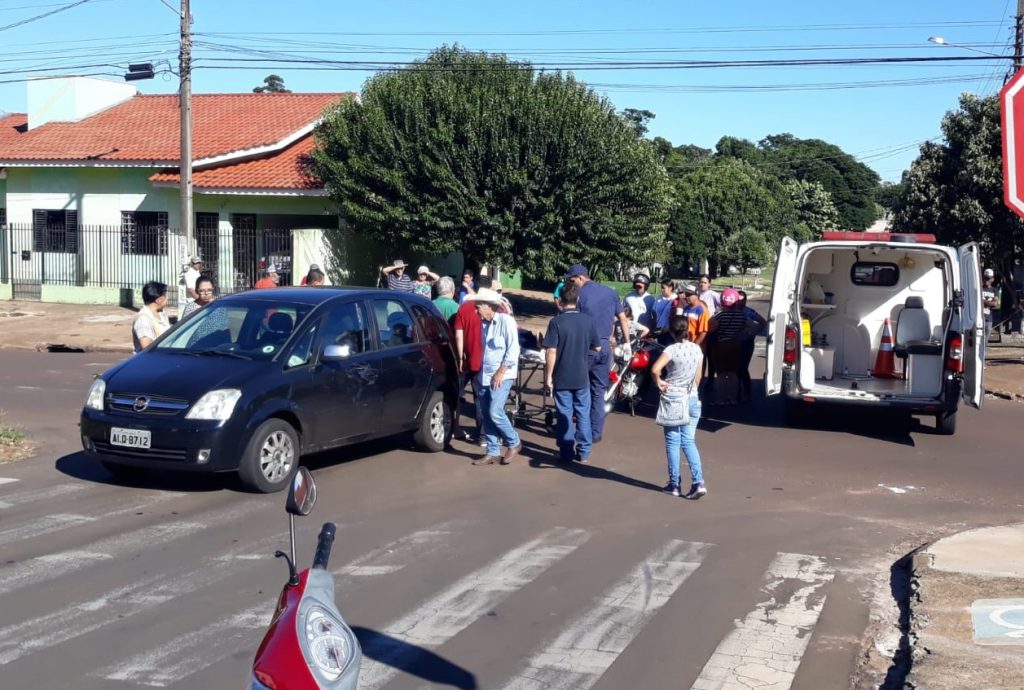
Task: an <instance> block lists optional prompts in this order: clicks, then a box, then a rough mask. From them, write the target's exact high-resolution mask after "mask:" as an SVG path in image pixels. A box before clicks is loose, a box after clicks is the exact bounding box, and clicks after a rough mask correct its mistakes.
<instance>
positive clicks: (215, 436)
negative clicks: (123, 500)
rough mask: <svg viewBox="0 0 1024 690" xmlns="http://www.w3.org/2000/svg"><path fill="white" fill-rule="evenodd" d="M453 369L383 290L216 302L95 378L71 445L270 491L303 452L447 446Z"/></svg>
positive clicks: (450, 352) (127, 463)
mask: <svg viewBox="0 0 1024 690" xmlns="http://www.w3.org/2000/svg"><path fill="white" fill-rule="evenodd" d="M458 378H459V375H458V368H457V366H456V361H455V351H454V348H453V345H452V340H451V334H450V331H449V329H448V326H447V324H446V323H445V321H444V320H443V319H442V317H441V314H440V313H439V312H438V311H437V309H436V307H434V305H432V304H431V303H430V302H429V301H427V300H425V299H423V298H421V297H417V296H414V295H405V294H400V293H396V292H390V291H386V290H370V289H343V288H323V287H319V288H278V289H275V290H254V291H249V292H244V293H240V294H235V295H230V296H226V297H221V298H219V299H217V300H216V301H215V302H213V303H212V304H210V305H209V306H207V307H205V308H203V309H201V310H200V311H198V312H196V313H195V314H194V315H193V316H191V317H190V318H187V319H185V320H184V321H181V322H179V323H178V324H176V325H175V326H174V327H172V328H171V329H170V330H168V331H167V332H166V333H165V334H163V335H162V336H161V337H160V338H158V339H157V340H155V341H154V342H153V343H152V344H151V345H150V346H149V347H148V348H146V349H145V350H144V351H142V352H140V353H138V354H136V355H134V356H132V357H130V358H128V359H126V360H125V361H123V362H121V363H119V364H117V365H115V366H114V367H112V368H111V369H109V370H108V371H106V372H104V373H103V374H101V375H100V376H98V377H97V378H96V380H95V381H93V384H92V387H91V388H90V389H89V394H88V397H87V400H86V404H85V407H84V408H83V410H82V415H81V432H82V445H83V447H84V448H85V452H86V454H87V455H88V456H89V457H91V458H94V459H96V460H98V461H99V462H100V463H102V464H103V466H104V467H106V468H107V469H108V470H109V471H110V472H111V473H112V474H114V475H115V476H129V475H133V474H138V473H140V472H144V471H146V470H151V469H157V470H171V471H190V472H237V473H238V475H239V477H240V479H241V482H242V484H243V485H244V486H246V487H247V488H249V489H251V490H255V491H261V492H273V491H279V490H281V489H283V488H285V487H286V486H288V484H289V482H290V481H291V478H292V476H293V474H294V473H295V471H296V470H297V468H298V466H299V462H300V458H301V456H303V455H305V454H307V453H311V452H314V451H321V450H326V449H329V448H336V447H339V446H344V445H349V444H353V443H358V442H362V441H367V440H370V439H374V438H380V437H384V436H391V435H395V434H400V433H403V432H411V433H412V435H413V439H414V441H415V443H416V445H418V446H419V447H420V448H422V449H424V450H428V451H433V452H437V451H440V450H442V449H443V448H445V446H446V445H447V444H448V442H449V441H450V439H451V433H452V410H453V409H454V406H455V404H456V399H457V395H458Z"/></svg>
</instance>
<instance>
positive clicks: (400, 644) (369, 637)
mask: <svg viewBox="0 0 1024 690" xmlns="http://www.w3.org/2000/svg"><path fill="white" fill-rule="evenodd" d="M352 632H354V633H355V635H356V638H357V639H358V640H359V646H360V647H362V648H363V656H364V657H366V658H368V659H373V660H374V661H377V662H380V663H382V664H387V665H388V666H391V667H392V668H395V669H397V670H399V671H402V672H403V673H408V674H410V675H413V676H416V677H417V678H422V679H423V680H425V681H427V682H428V683H432V684H438V685H448V686H451V687H453V688H459V689H460V690H476V688H478V687H479V686H478V685H477V682H476V676H475V675H473V674H472V673H470V672H469V671H467V670H466V669H464V668H462V667H461V666H459V665H457V664H453V663H452V662H450V661H448V660H447V659H445V658H444V657H442V656H439V655H438V654H435V653H434V652H432V651H430V650H429V649H424V648H423V647H417V646H416V645H412V644H409V643H408V642H404V641H402V640H400V639H398V638H396V637H392V636H390V635H386V634H384V633H382V632H378V631H376V630H370V629H369V628H363V627H360V626H352Z"/></svg>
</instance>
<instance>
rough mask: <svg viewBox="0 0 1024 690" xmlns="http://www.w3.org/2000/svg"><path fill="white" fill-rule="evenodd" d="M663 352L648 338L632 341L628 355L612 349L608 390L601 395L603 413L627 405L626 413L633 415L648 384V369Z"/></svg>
mask: <svg viewBox="0 0 1024 690" xmlns="http://www.w3.org/2000/svg"><path fill="white" fill-rule="evenodd" d="M663 349H664V347H662V345H661V344H659V343H658V341H657V340H655V339H654V338H651V337H646V338H639V337H638V338H634V339H633V342H632V344H631V346H630V353H629V354H628V355H627V354H626V349H625V348H624V347H622V345H616V346H615V348H614V349H613V350H612V366H611V370H610V371H609V372H608V388H606V389H605V392H604V411H605V413H606V414H607V413H609V412H611V411H612V410H613V409H615V406H616V405H628V406H629V414H630V415H631V416H636V408H637V405H639V404H640V403H641V402H642V401H643V398H644V395H646V393H647V390H648V389H649V388H650V385H651V367H652V366H653V365H654V362H655V361H656V360H657V359H658V357H659V355H661V351H662V350H663Z"/></svg>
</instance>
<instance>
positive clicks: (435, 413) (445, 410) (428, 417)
mask: <svg viewBox="0 0 1024 690" xmlns="http://www.w3.org/2000/svg"><path fill="white" fill-rule="evenodd" d="M451 438H452V410H451V408H450V407H449V406H448V403H446V402H445V400H444V396H443V395H442V394H441V391H434V394H433V395H431V396H430V400H429V401H427V407H426V409H425V410H424V411H423V416H422V417H420V426H419V428H418V429H417V430H416V432H415V433H414V434H413V441H414V442H415V443H416V445H417V446H419V447H420V448H422V449H423V450H426V451H430V452H431V453H437V452H440V451H442V450H444V449H445V447H446V446H447V445H448V442H449V441H450V440H451Z"/></svg>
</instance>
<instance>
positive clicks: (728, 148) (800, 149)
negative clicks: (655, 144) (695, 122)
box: [716, 134, 879, 230]
mask: <svg viewBox="0 0 1024 690" xmlns="http://www.w3.org/2000/svg"><path fill="white" fill-rule="evenodd" d="M716 150H717V152H718V155H719V156H730V157H733V158H739V159H741V160H745V161H747V162H748V163H751V164H752V165H755V166H758V167H761V168H763V169H764V170H766V171H768V172H770V173H771V174H772V175H775V176H776V177H780V178H783V179H794V180H801V181H804V182H818V183H820V184H821V186H822V187H823V188H824V189H825V190H826V191H828V193H829V194H831V195H832V201H833V203H834V204H835V206H836V210H837V211H838V212H839V225H840V227H841V228H842V229H844V230H863V229H864V228H866V227H868V226H869V225H871V224H872V223H873V222H874V221H875V220H877V218H878V213H879V212H878V207H877V204H876V203H875V190H876V189H877V188H878V184H879V177H878V173H876V172H875V171H874V170H872V169H871V168H869V167H868V166H866V165H864V164H863V163H861V162H859V161H858V160H857V159H855V158H854V157H853V156H851V155H850V154H848V153H846V152H845V151H843V150H842V149H841V148H839V147H838V146H836V145H835V144H829V143H827V142H824V141H822V140H820V139H798V138H796V137H794V136H793V135H792V134H773V135H771V136H767V137H765V138H764V139H762V140H761V141H760V142H758V143H757V145H754V144H753V143H751V142H750V141H747V140H746V139H736V138H735V137H722V139H721V140H719V142H718V145H717V147H716Z"/></svg>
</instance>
